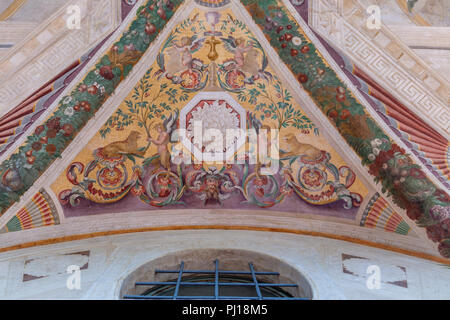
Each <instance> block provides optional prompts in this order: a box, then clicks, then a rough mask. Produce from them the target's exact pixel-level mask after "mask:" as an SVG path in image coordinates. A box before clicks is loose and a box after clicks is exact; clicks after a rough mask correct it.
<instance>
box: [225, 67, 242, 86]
mask: <svg viewBox="0 0 450 320" xmlns="http://www.w3.org/2000/svg"><path fill="white" fill-rule="evenodd" d="M244 80H245V74H244V73H243V72H242V71H239V70H233V71H230V72H228V73H227V77H226V81H227V84H228V85H229V86H230V87H232V88H233V89H241V88H243V87H244V86H245V82H244Z"/></svg>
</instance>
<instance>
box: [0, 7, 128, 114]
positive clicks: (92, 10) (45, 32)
mask: <svg viewBox="0 0 450 320" xmlns="http://www.w3.org/2000/svg"><path fill="white" fill-rule="evenodd" d="M71 5H78V6H79V7H80V9H81V24H80V26H81V28H80V29H74V30H70V29H68V28H67V23H66V19H67V17H68V14H67V7H68V6H71ZM120 9H121V1H120V0H105V1H102V5H101V6H100V5H98V3H97V2H96V1H94V0H70V1H68V2H67V4H66V5H64V6H63V7H62V8H61V9H59V10H58V11H57V12H56V13H55V14H53V15H52V16H51V17H50V18H48V19H47V20H46V21H45V22H43V23H42V24H41V25H39V26H38V27H37V28H36V29H35V30H34V31H33V32H31V33H30V34H29V35H28V36H26V37H25V38H24V39H23V40H22V41H20V42H18V43H16V44H15V46H14V47H13V48H12V49H10V50H8V51H7V53H6V54H4V56H2V58H1V59H0V116H1V115H3V114H5V113H6V112H8V111H9V110H10V109H11V108H13V107H15V106H16V105H18V104H19V103H20V102H21V101H23V100H24V99H25V98H26V97H27V96H28V95H30V94H31V93H32V92H33V91H35V90H37V89H38V88H39V87H40V86H41V85H42V84H43V83H46V82H47V81H49V80H50V79H52V78H53V77H54V76H56V75H57V74H58V73H59V72H60V71H61V70H63V69H64V68H65V67H67V66H68V65H70V64H71V63H73V62H74V61H76V60H78V59H79V58H80V57H81V56H82V55H83V54H85V53H86V52H88V51H89V50H90V49H91V48H92V47H93V46H94V45H95V44H97V43H98V42H99V41H101V40H102V39H104V38H105V37H106V36H107V35H108V34H109V33H111V32H112V31H113V30H114V29H116V28H117V26H118V25H119V24H120ZM2 28H6V26H2Z"/></svg>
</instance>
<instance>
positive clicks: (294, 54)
mask: <svg viewBox="0 0 450 320" xmlns="http://www.w3.org/2000/svg"><path fill="white" fill-rule="evenodd" d="M296 55H298V50H297V49H291V56H293V57H295V56H296Z"/></svg>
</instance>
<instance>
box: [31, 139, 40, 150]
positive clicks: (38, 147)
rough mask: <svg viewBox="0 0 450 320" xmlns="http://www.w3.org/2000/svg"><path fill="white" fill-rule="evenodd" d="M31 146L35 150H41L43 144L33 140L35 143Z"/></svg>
mask: <svg viewBox="0 0 450 320" xmlns="http://www.w3.org/2000/svg"><path fill="white" fill-rule="evenodd" d="M31 148H33V150H36V151H39V150H41V148H42V144H41V143H40V142H38V141H36V142H33V144H32V145H31Z"/></svg>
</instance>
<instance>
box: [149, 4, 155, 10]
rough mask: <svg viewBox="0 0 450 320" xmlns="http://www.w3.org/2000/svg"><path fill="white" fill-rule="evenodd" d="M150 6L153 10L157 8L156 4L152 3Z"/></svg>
mask: <svg viewBox="0 0 450 320" xmlns="http://www.w3.org/2000/svg"><path fill="white" fill-rule="evenodd" d="M148 8H149V9H150V10H151V11H153V10H155V4H154V3H152V4H151V5H150V6H149V7H148Z"/></svg>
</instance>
